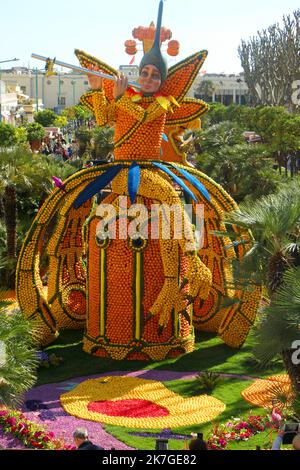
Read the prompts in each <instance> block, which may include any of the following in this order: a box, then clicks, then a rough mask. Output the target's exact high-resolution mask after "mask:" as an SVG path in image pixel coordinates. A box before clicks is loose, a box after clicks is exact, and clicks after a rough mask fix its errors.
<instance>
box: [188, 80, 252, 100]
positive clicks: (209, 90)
mask: <svg viewBox="0 0 300 470" xmlns="http://www.w3.org/2000/svg"><path fill="white" fill-rule="evenodd" d="M189 95H190V96H194V97H195V98H200V99H203V100H204V101H207V102H208V103H214V102H219V103H223V104H225V105H226V106H228V105H230V104H232V103H234V104H246V102H247V95H248V86H247V84H246V82H245V80H244V74H243V73H241V74H239V75H234V74H232V75H225V74H215V73H207V74H205V75H204V76H202V75H201V74H200V75H198V77H197V78H196V80H195V82H194V84H193V86H192V88H191V90H190V93H189Z"/></svg>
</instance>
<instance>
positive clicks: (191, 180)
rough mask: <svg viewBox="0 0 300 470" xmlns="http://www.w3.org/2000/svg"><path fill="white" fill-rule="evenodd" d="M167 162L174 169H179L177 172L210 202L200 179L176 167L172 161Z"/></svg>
mask: <svg viewBox="0 0 300 470" xmlns="http://www.w3.org/2000/svg"><path fill="white" fill-rule="evenodd" d="M168 164H169V165H170V166H172V167H173V168H176V170H177V171H179V173H181V174H182V176H184V177H185V179H186V180H187V181H188V182H189V183H191V184H192V185H193V186H194V187H195V188H196V189H197V190H198V191H199V192H200V193H201V194H202V195H203V196H204V197H205V198H206V199H207V200H208V201H209V202H211V197H210V194H209V192H208V191H207V189H206V187H205V186H204V185H203V184H202V183H200V181H198V180H197V178H196V177H195V176H194V175H191V174H190V173H189V172H188V171H187V170H183V169H182V168H178V166H177V165H174V163H168Z"/></svg>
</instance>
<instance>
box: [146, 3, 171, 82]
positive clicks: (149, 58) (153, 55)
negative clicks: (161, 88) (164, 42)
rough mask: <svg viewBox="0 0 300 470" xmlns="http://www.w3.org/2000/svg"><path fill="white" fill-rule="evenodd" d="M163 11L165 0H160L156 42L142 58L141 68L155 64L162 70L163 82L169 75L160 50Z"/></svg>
mask: <svg viewBox="0 0 300 470" xmlns="http://www.w3.org/2000/svg"><path fill="white" fill-rule="evenodd" d="M162 13H163V0H160V3H159V9H158V17H157V23H156V33H155V38H154V42H153V45H152V47H151V49H150V51H148V52H147V53H146V54H145V55H144V57H143V58H142V61H141V63H140V67H139V70H140V72H141V70H142V69H143V68H144V67H145V66H146V65H155V67H156V68H157V69H158V70H159V71H160V74H161V81H162V82H163V81H164V80H165V79H166V77H167V73H168V65H167V61H166V60H165V59H164V57H163V56H162V53H161V50H160V30H161V20H162Z"/></svg>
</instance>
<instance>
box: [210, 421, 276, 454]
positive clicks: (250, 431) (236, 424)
mask: <svg viewBox="0 0 300 470" xmlns="http://www.w3.org/2000/svg"><path fill="white" fill-rule="evenodd" d="M272 416H273V414H272V415H271V416H270V415H266V416H260V415H251V414H250V415H249V416H248V418H246V419H240V418H232V419H231V420H230V421H228V422H227V423H225V424H221V425H218V424H217V425H216V427H215V428H214V429H213V430H212V432H211V433H210V435H209V437H208V439H207V443H208V447H209V448H210V449H213V450H224V449H226V447H227V446H228V443H229V442H230V441H236V442H239V441H248V439H250V437H252V436H254V435H255V434H258V433H260V432H263V431H265V430H267V429H270V430H271V429H278V427H279V424H280V420H278V421H276V420H274V419H273V417H272Z"/></svg>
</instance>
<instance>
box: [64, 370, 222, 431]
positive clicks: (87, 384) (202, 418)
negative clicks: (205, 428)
mask: <svg viewBox="0 0 300 470" xmlns="http://www.w3.org/2000/svg"><path fill="white" fill-rule="evenodd" d="M60 400H61V403H62V406H63V408H64V409H65V411H67V412H68V413H69V414H70V415H74V416H78V417H80V418H83V419H87V420H91V421H98V422H103V423H109V424H114V425H119V426H124V427H131V428H134V427H136V428H143V429H151V428H166V427H180V426H189V425H192V424H199V423H203V422H206V421H210V420H212V419H213V418H215V417H216V416H218V415H219V414H220V413H222V411H224V409H225V405H224V403H222V402H221V401H219V400H217V399H216V398H213V397H210V396H208V395H201V396H197V397H192V398H187V399H184V398H183V397H181V396H180V395H178V394H176V393H174V392H172V391H171V390H169V389H167V388H166V387H165V386H164V385H163V384H162V383H161V382H159V381H157V380H147V379H146V380H145V379H140V378H136V377H128V376H121V377H115V376H107V377H104V378H103V377H101V378H96V379H91V380H86V381H84V382H81V384H80V385H78V386H77V387H75V388H74V389H73V390H71V391H69V392H67V393H64V394H63V395H61V397H60Z"/></svg>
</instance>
